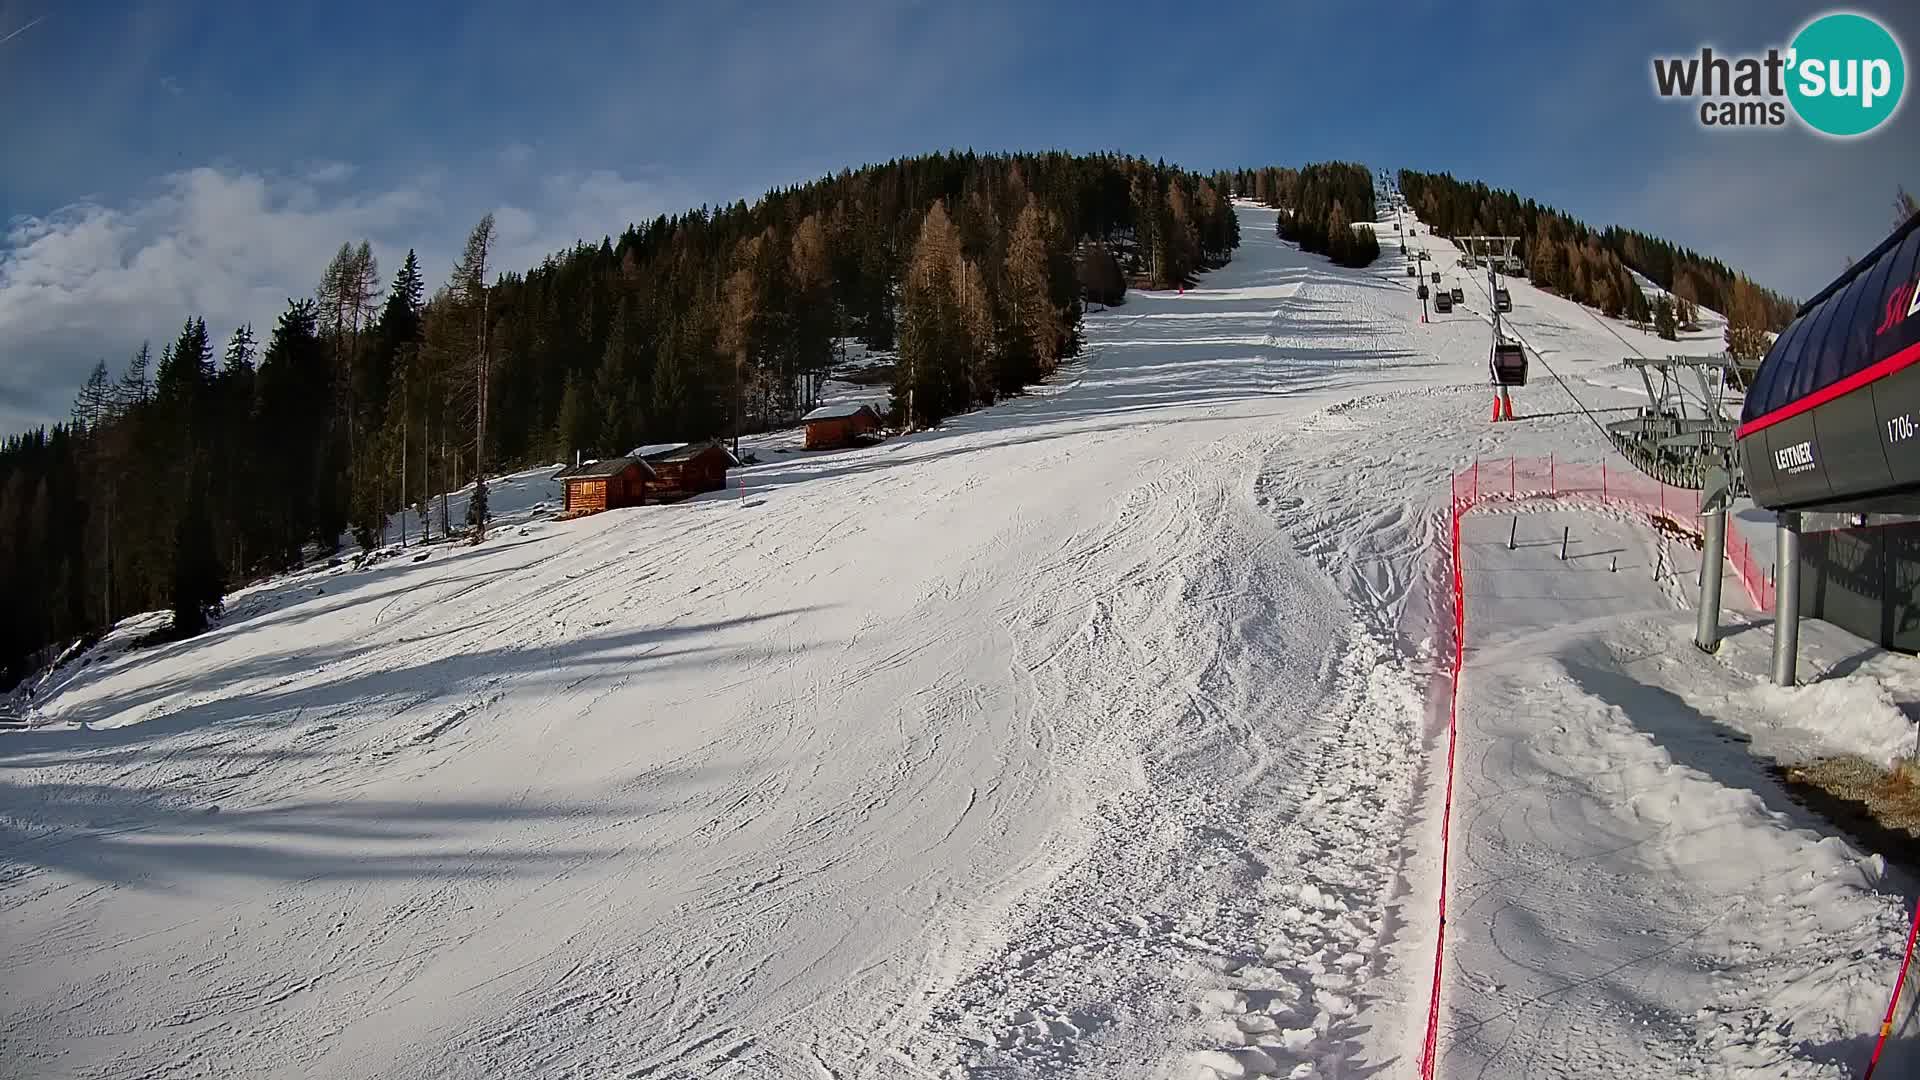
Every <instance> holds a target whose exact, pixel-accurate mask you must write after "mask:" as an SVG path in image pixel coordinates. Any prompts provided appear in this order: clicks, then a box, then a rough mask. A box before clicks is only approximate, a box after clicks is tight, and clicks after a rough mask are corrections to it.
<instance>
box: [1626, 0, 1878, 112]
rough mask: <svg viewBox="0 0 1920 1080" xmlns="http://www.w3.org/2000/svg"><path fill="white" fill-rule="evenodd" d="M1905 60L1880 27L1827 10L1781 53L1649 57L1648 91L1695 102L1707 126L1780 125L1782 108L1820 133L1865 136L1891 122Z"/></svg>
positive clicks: (1709, 52)
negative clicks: (1789, 109)
mask: <svg viewBox="0 0 1920 1080" xmlns="http://www.w3.org/2000/svg"><path fill="white" fill-rule="evenodd" d="M1906 84H1907V63H1906V54H1905V53H1903V52H1902V51H1901V49H1900V43H1899V42H1898V41H1896V40H1894V37H1893V35H1892V34H1891V33H1889V32H1888V31H1887V29H1886V27H1883V26H1881V25H1880V24H1879V23H1878V22H1875V21H1874V20H1873V19H1871V18H1868V17H1867V16H1865V15H1856V14H1854V13H1853V12H1848V11H1843V12H1835V13H1833V14H1830V15H1822V16H1820V17H1819V18H1817V19H1815V20H1813V21H1812V22H1810V23H1808V24H1807V25H1806V26H1804V27H1801V29H1800V32H1799V33H1797V34H1795V35H1794V37H1793V43H1792V44H1791V45H1789V46H1787V47H1786V48H1785V49H1780V48H1772V49H1768V50H1767V51H1766V53H1765V54H1763V55H1758V56H1722V55H1719V54H1717V53H1715V52H1714V51H1713V49H1712V48H1703V49H1701V50H1700V55H1699V56H1657V57H1654V60H1653V87H1654V90H1655V91H1656V92H1657V93H1658V94H1659V95H1660V96H1661V97H1663V98H1699V99H1702V100H1701V101H1700V124H1701V126H1703V127H1711V128H1766V127H1783V126H1785V125H1786V123H1787V106H1788V105H1791V106H1793V114H1794V115H1796V116H1798V117H1799V118H1800V122H1801V123H1803V124H1805V125H1807V126H1808V127H1810V128H1812V129H1813V130H1814V131H1817V132H1819V133H1820V134H1822V135H1831V136H1835V137H1839V138H1849V137H1852V136H1855V135H1865V134H1866V133H1867V132H1869V131H1872V130H1873V129H1875V128H1877V127H1879V126H1880V125H1882V124H1884V123H1886V122H1887V120H1888V119H1889V118H1891V117H1892V116H1893V114H1894V112H1895V111H1896V110H1898V109H1899V107H1900V99H1901V97H1902V96H1903V95H1904V93H1905V91H1906Z"/></svg>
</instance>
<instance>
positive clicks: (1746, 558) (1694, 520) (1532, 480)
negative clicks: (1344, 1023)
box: [1420, 455, 1920, 1080]
mask: <svg viewBox="0 0 1920 1080" xmlns="http://www.w3.org/2000/svg"><path fill="white" fill-rule="evenodd" d="M1452 489H1453V490H1452V500H1451V505H1450V511H1449V514H1450V517H1451V519H1452V520H1451V523H1450V528H1449V530H1448V535H1449V537H1450V546H1449V548H1448V553H1447V557H1448V563H1449V566H1448V571H1447V576H1448V578H1449V581H1450V588H1451V592H1452V603H1453V610H1452V611H1451V612H1450V613H1448V614H1450V615H1451V618H1452V624H1453V625H1452V632H1453V647H1452V649H1451V650H1449V651H1448V664H1447V674H1448V679H1447V683H1448V689H1447V694H1448V701H1447V774H1446V794H1445V796H1444V797H1443V799H1442V810H1441V817H1440V896H1439V921H1438V923H1437V926H1438V929H1437V931H1436V933H1435V935H1434V945H1433V987H1432V991H1431V994H1430V996H1429V998H1428V1002H1427V1028H1426V1037H1425V1039H1424V1041H1423V1044H1422V1048H1421V1052H1420V1077H1421V1080H1434V1073H1435V1070H1436V1069H1437V1067H1438V1065H1439V1061H1438V1052H1437V1048H1438V1043H1439V1038H1440V985H1441V982H1442V980H1443V976H1444V967H1445V960H1446V947H1447V877H1448V867H1449V866H1450V865H1451V864H1452V862H1453V850H1452V842H1453V774H1454V755H1455V750H1456V748H1457V747H1458V745H1459V741H1460V740H1459V735H1460V674H1461V669H1462V667H1463V666H1464V660H1465V656H1466V642H1467V604H1466V587H1465V578H1464V573H1465V570H1464V567H1463V565H1462V563H1461V558H1460V520H1461V519H1462V518H1464V517H1466V515H1467V514H1469V513H1471V512H1473V511H1474V510H1476V509H1478V508H1480V507H1481V506H1484V505H1489V504H1492V505H1501V504H1505V505H1514V504H1519V503H1525V502H1530V501H1561V500H1564V501H1567V502H1569V503H1572V504H1573V505H1575V506H1579V505H1580V504H1582V503H1586V504H1595V503H1597V504H1600V505H1603V506H1611V507H1616V508H1620V509H1626V510H1631V511H1638V512H1640V513H1644V514H1646V515H1647V516H1648V517H1650V518H1655V519H1659V520H1663V521H1666V522H1668V523H1669V524H1671V525H1673V526H1675V527H1677V528H1679V529H1681V530H1683V531H1686V532H1688V533H1691V534H1693V535H1694V536H1701V535H1703V534H1704V533H1705V528H1704V526H1703V524H1702V522H1701V514H1700V493H1699V492H1698V491H1696V490H1693V489H1690V488H1681V487H1675V486H1673V485H1671V484H1667V483H1663V482H1661V481H1659V480H1656V479H1654V478H1652V477H1650V476H1647V475H1646V474H1644V473H1641V472H1639V471H1637V470H1633V469H1623V468H1621V467H1620V466H1618V465H1613V466H1609V465H1608V463H1607V462H1606V461H1604V460H1603V461H1601V462H1600V463H1599V464H1597V465H1596V464H1593V463H1591V462H1573V461H1561V460H1559V459H1557V458H1554V457H1552V456H1551V455H1550V456H1548V457H1545V458H1523V457H1508V458H1498V459H1490V460H1487V461H1481V460H1479V459H1477V458H1476V459H1475V460H1474V461H1473V463H1472V464H1470V465H1468V466H1467V467H1465V468H1463V469H1461V470H1459V471H1458V472H1456V473H1454V474H1453V477H1452ZM1728 524H1729V527H1728V529H1727V530H1726V539H1727V564H1728V566H1729V567H1730V568H1731V569H1732V570H1733V574H1734V577H1735V578H1737V579H1738V580H1739V582H1740V586H1741V588H1742V589H1743V590H1744V591H1745V592H1746V594H1747V600H1748V601H1749V602H1750V603H1751V604H1752V605H1753V607H1754V609H1755V610H1757V611H1760V612H1763V613H1769V612H1771V611H1772V610H1773V575H1772V572H1771V571H1770V570H1768V571H1764V572H1763V569H1762V566H1761V564H1760V562H1759V560H1757V559H1756V558H1755V557H1754V555H1753V548H1752V545H1750V544H1749V543H1747V542H1746V541H1745V540H1744V539H1742V538H1740V536H1739V533H1738V530H1737V529H1734V528H1732V527H1731V525H1732V523H1731V522H1729V523H1728ZM1917 937H1920V906H1916V908H1915V911H1914V919H1913V927H1912V929H1911V930H1910V931H1909V932H1908V936H1907V951H1906V956H1905V958H1904V959H1903V960H1902V962H1901V965H1900V971H1899V973H1898V975H1897V976H1896V978H1895V981H1894V986H1893V994H1892V997H1891V998H1890V999H1889V1000H1888V1002H1887V1012H1886V1017H1885V1019H1884V1020H1883V1021H1882V1022H1881V1024H1880V1029H1879V1032H1878V1035H1879V1038H1878V1041H1877V1042H1876V1043H1875V1046H1874V1050H1873V1058H1872V1060H1871V1061H1870V1062H1869V1063H1868V1064H1867V1067H1866V1071H1865V1073H1863V1074H1862V1075H1863V1080H1871V1078H1872V1076H1873V1073H1874V1068H1875V1066H1876V1065H1877V1064H1878V1063H1879V1060H1880V1054H1881V1051H1882V1050H1883V1049H1884V1048H1885V1045H1886V1040H1887V1036H1888V1033H1889V1032H1890V1031H1891V1030H1892V1027H1893V1020H1894V1012H1895V1009H1896V1007H1897V1006H1898V1004H1899V1001H1900V994H1901V988H1902V985H1903V984H1904V983H1905V982H1906V979H1907V971H1908V966H1909V965H1910V964H1911V962H1912V959H1913V953H1914V945H1915V939H1916V938H1917Z"/></svg>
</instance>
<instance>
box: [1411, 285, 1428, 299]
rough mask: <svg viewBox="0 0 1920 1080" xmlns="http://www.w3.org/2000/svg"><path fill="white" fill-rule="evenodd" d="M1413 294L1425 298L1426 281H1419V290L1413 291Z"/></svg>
mask: <svg viewBox="0 0 1920 1080" xmlns="http://www.w3.org/2000/svg"><path fill="white" fill-rule="evenodd" d="M1414 295H1416V296H1418V297H1419V298H1420V299H1422V300H1425V299H1426V298H1427V283H1426V282H1424V281H1423V282H1421V283H1420V290H1419V291H1418V292H1417V293H1415V294H1414Z"/></svg>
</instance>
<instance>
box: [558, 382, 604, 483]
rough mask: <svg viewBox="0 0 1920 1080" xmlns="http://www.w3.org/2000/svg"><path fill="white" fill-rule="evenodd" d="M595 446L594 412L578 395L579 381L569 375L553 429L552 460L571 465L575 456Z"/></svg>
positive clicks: (581, 396) (561, 395) (584, 399)
mask: <svg viewBox="0 0 1920 1080" xmlns="http://www.w3.org/2000/svg"><path fill="white" fill-rule="evenodd" d="M596 445H598V443H597V441H596V434H595V431H594V417H593V411H592V410H591V409H590V408H589V407H588V404H587V401H586V398H585V395H583V394H582V393H581V392H580V380H579V379H577V378H575V377H574V374H573V373H572V372H568V373H567V381H566V385H565V388H564V389H563V390H562V391H561V392H560V415H559V418H558V419H556V420H555V421H554V425H553V442H552V454H551V456H552V457H553V458H554V459H555V460H557V461H565V462H572V461H573V458H574V454H575V452H577V451H584V450H586V449H587V448H588V447H591V446H596Z"/></svg>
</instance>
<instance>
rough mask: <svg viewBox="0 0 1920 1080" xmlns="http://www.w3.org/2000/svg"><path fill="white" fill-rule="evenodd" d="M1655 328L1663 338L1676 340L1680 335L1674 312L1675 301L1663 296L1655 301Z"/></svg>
mask: <svg viewBox="0 0 1920 1080" xmlns="http://www.w3.org/2000/svg"><path fill="white" fill-rule="evenodd" d="M1653 329H1654V332H1655V333H1657V334H1659V335H1660V337H1661V338H1663V339H1665V340H1667V341H1676V340H1678V339H1679V337H1680V335H1679V333H1678V332H1677V331H1678V329H1679V327H1678V325H1677V322H1676V320H1675V319H1674V314H1673V301H1671V300H1669V299H1667V298H1666V297H1665V296H1661V297H1660V298H1659V299H1658V300H1655V301H1654V302H1653Z"/></svg>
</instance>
